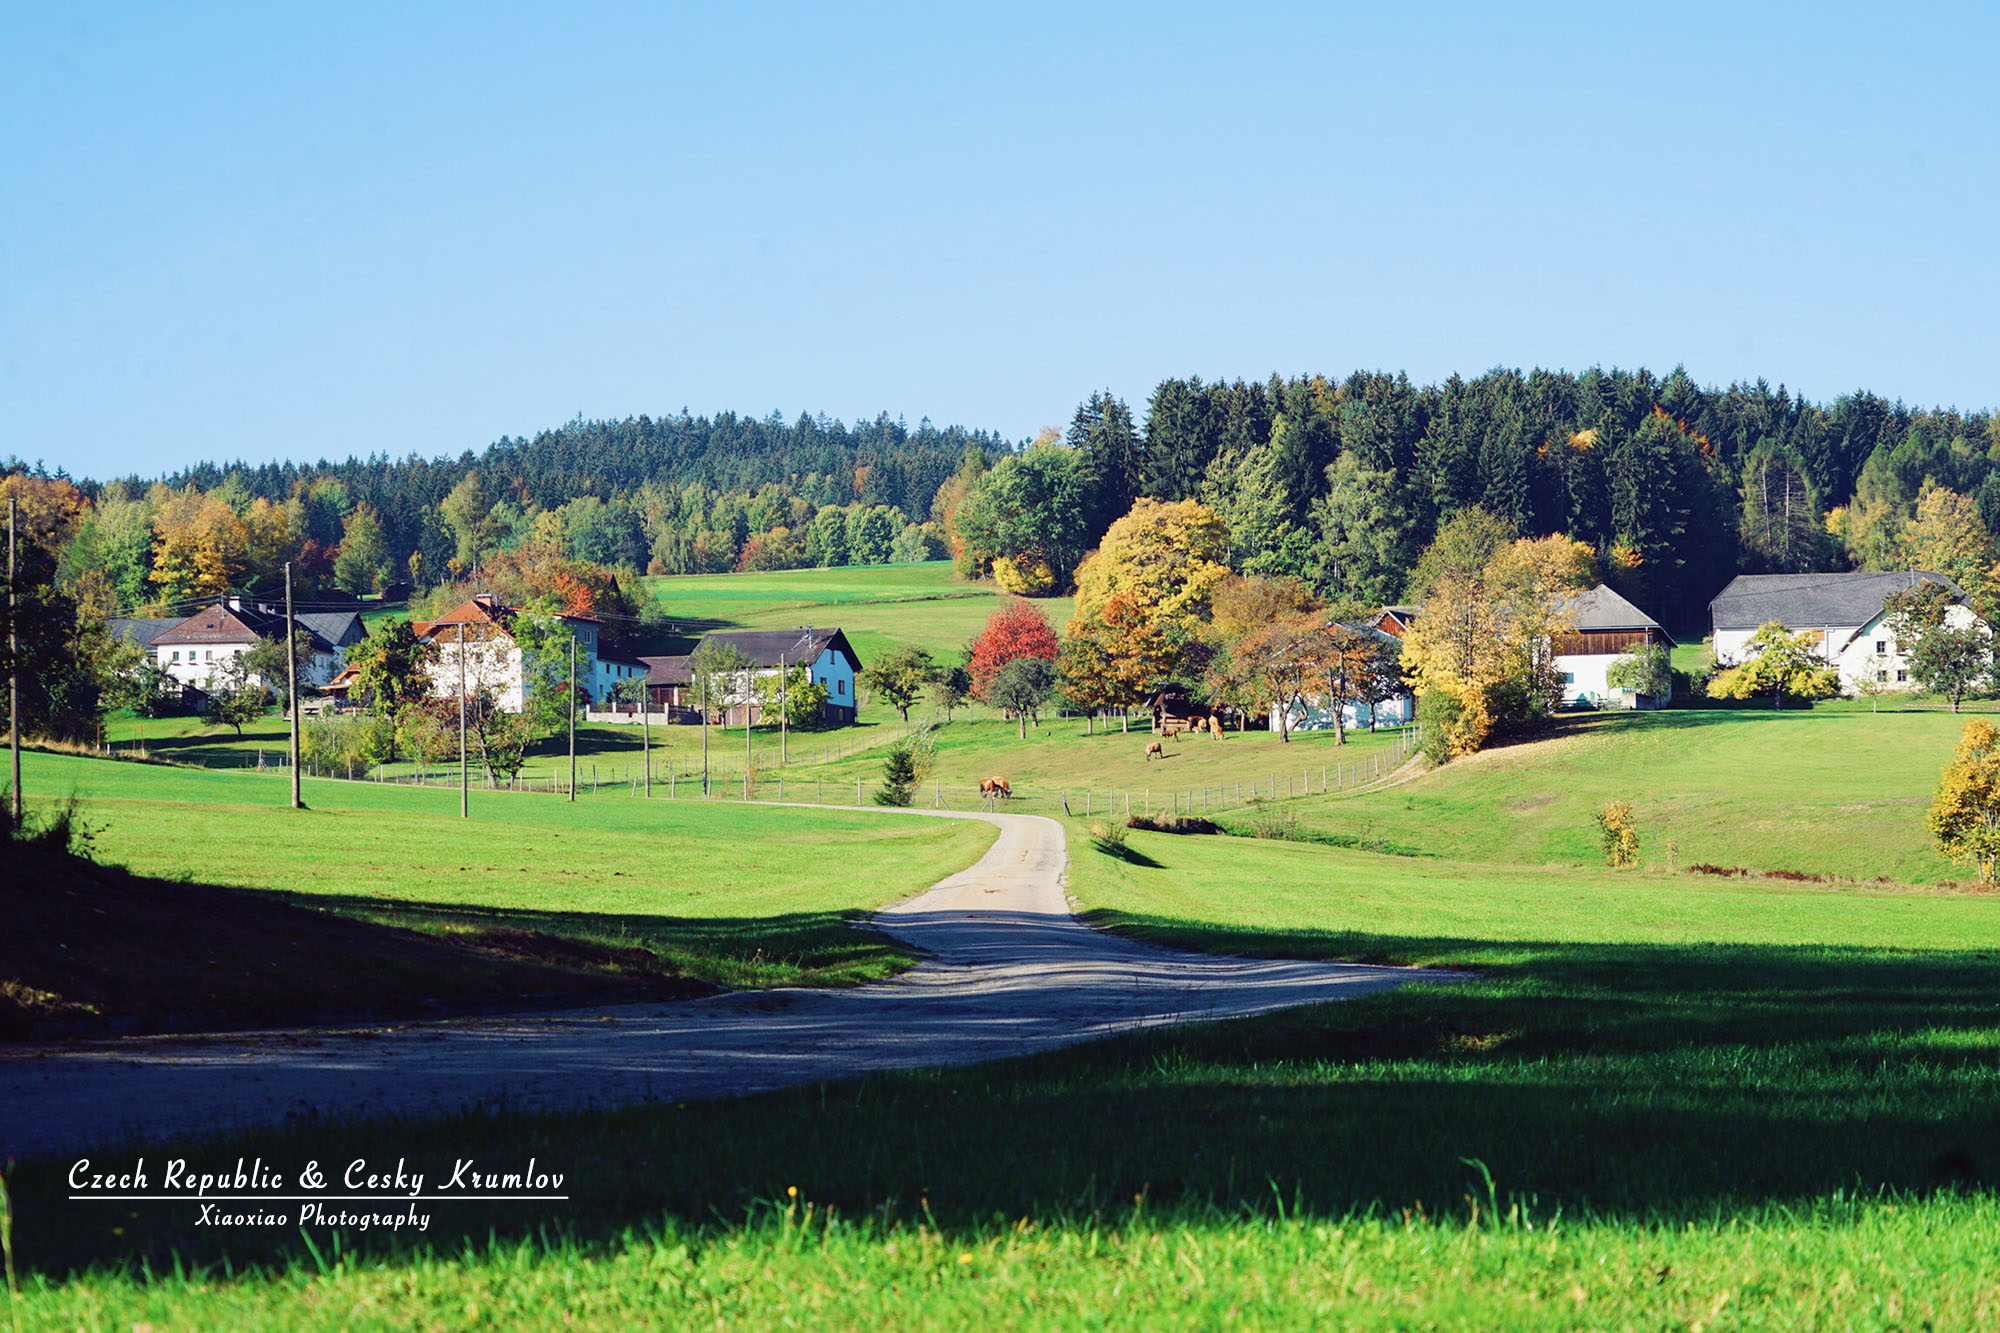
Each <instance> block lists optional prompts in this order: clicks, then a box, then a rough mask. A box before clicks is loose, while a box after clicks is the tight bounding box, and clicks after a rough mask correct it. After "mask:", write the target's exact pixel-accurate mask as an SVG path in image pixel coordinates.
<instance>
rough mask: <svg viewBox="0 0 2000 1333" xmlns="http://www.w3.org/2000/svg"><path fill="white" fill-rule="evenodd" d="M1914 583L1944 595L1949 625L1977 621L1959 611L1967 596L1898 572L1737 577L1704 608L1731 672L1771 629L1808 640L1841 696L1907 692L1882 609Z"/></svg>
mask: <svg viewBox="0 0 2000 1333" xmlns="http://www.w3.org/2000/svg"><path fill="white" fill-rule="evenodd" d="M1920 583H1939V584H1942V585H1944V586H1945V587H1946V588H1948V589H1950V590H1951V592H1952V595H1953V597H1954V599H1955V604H1954V605H1953V606H1952V607H1951V609H1950V610H1949V611H1948V612H1947V613H1946V614H1947V619H1948V620H1950V622H1951V623H1952V624H1955V625H1959V626H1964V625H1969V624H1972V623H1973V622H1974V621H1976V620H1977V619H1978V617H1977V616H1976V615H1974V614H1973V611H1972V609H1971V608H1970V607H1968V606H1967V605H1966V604H1965V591H1964V590H1963V589H1962V588H1960V587H1959V586H1958V585H1957V584H1956V583H1953V582H1952V581H1951V580H1950V579H1948V578H1946V577H1945V576H1944V575H1942V574H1933V573H1930V572H1929V571H1927V570H1898V571H1894V572H1890V573H1861V574H1739V575H1737V576H1736V577H1735V578H1733V579H1731V580H1730V581H1729V585H1728V586H1727V587H1725V588H1724V589H1723V590H1722V591H1721V592H1719V593H1717V594H1716V596H1715V600H1714V601H1712V602H1710V603H1709V604H1708V615H1709V624H1710V627H1711V629H1712V632H1713V633H1714V636H1715V638H1714V643H1715V660H1716V663H1717V665H1719V666H1725V667H1727V666H1736V665H1739V664H1741V663H1742V661H1743V659H1744V657H1745V655H1746V645H1747V644H1748V643H1749V641H1750V637H1751V636H1752V635H1753V634H1755V633H1756V632H1757V631H1758V629H1759V628H1761V627H1762V626H1764V625H1767V624H1771V623H1773V622H1776V623H1777V624H1780V625H1783V626H1784V627H1785V628H1786V629H1788V630H1791V631H1792V632H1793V633H1805V634H1810V635H1812V636H1813V638H1814V639H1815V641H1817V642H1818V644H1819V645H1820V651H1821V652H1822V653H1823V654H1824V655H1825V657H1826V660H1827V664H1828V665H1829V666H1832V667H1834V668H1835V669H1837V670H1838V671H1839V672H1840V683H1841V686H1842V688H1843V689H1847V690H1852V689H1854V688H1855V686H1856V685H1857V684H1859V683H1861V682H1863V681H1873V682H1874V683H1876V684H1878V685H1886V686H1888V687H1889V688H1890V689H1913V688H1915V686H1914V684H1913V683H1912V682H1911V680H1910V670H1909V661H1908V659H1907V658H1906V657H1905V656H1904V654H1903V650H1902V646H1901V645H1900V644H1898V643H1897V642H1896V632H1895V631H1894V630H1893V629H1891V628H1890V626H1889V614H1888V612H1887V610H1885V609H1884V606H1883V603H1885V602H1886V601H1888V599H1889V598H1890V597H1891V596H1892V595H1894V594H1896V593H1899V592H1903V591H1905V590H1907V589H1909V588H1913V587H1915V586H1917V585H1918V584H1920Z"/></svg>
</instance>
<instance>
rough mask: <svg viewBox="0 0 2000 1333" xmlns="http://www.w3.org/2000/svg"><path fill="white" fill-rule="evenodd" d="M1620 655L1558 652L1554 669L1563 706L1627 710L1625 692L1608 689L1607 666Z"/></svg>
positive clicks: (1608, 669)
mask: <svg viewBox="0 0 2000 1333" xmlns="http://www.w3.org/2000/svg"><path fill="white" fill-rule="evenodd" d="M1622 656H1624V654H1622V653H1559V654H1557V655H1556V670H1557V671H1560V672H1561V673H1562V682H1563V703H1564V704H1565V705H1570V704H1579V703H1588V704H1597V705H1599V706H1606V707H1608V706H1612V705H1616V706H1618V707H1629V706H1630V705H1629V703H1628V702H1627V699H1626V698H1625V697H1624V696H1625V695H1626V692H1625V691H1623V690H1614V689H1612V688H1611V681H1610V680H1609V676H1610V673H1611V664H1612V663H1614V662H1616V661H1617V660H1618V659H1619V658H1620V657H1622Z"/></svg>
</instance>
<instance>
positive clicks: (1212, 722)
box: [1208, 713, 1222, 737]
mask: <svg viewBox="0 0 2000 1333" xmlns="http://www.w3.org/2000/svg"><path fill="white" fill-rule="evenodd" d="M1208 734H1209V735H1211V736H1217V737H1219V736H1221V735H1222V714H1220V713H1210V714H1209V715H1208Z"/></svg>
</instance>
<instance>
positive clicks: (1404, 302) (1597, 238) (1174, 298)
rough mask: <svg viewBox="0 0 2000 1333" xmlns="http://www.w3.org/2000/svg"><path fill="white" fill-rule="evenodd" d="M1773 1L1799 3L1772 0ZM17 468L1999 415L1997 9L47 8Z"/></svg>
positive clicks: (20, 55)
mask: <svg viewBox="0 0 2000 1333" xmlns="http://www.w3.org/2000/svg"><path fill="white" fill-rule="evenodd" d="M1746 11H1751V12H1746ZM5 31H6V36H5V39H4V41H0V430H4V432H5V434H4V436H0V456H5V455H6V454H8V453H14V454H18V455H20V456H21V457H24V458H27V459H30V460H33V459H36V458H41V459H45V460H47V462H48V463H49V465H50V466H52V467H53V466H57V465H61V466H65V467H67V468H69V469H70V470H71V471H72V472H74V473H78V474H85V475H94V476H106V475H112V474H116V473H123V472H126V471H131V470H137V471H140V472H146V473H156V472H159V471H162V470H166V469H170V468H173V467H176V466H179V465H182V464H185V463H188V462H192V461H195V460H198V459H203V458H215V459H233V458H244V459H253V460H257V459H265V458H272V457H295V458H302V459H317V458H319V457H322V456H344V455H346V454H348V453H350V452H362V453H366V452H370V451H374V450H383V451H387V452H389V453H392V454H396V455H401V454H404V453H407V452H410V451H416V452H420V453H424V454H455V453H457V452H458V451H460V450H463V449H468V448H472V449H477V448H481V447H483V446H484V445H486V444H487V443H489V442H490V441H492V440H493V439H494V438H496V437H498V436H500V435H503V434H521V433H528V432H532V431H534V430H536V429H538V428H540V427H544V426H551V425H555V424H558V423H560V422H562V421H564V420H567V419H568V418H570V417H571V416H574V415H575V414H577V413H579V412H581V413H582V414H584V415H585V416H591V417H599V416H603V417H622V416H626V415H628V414H638V413H640V412H650V413H653V414H656V415H657V414H661V413H669V412H674V411H678V410H679V409H680V408H681V407H683V406H686V407H689V408H691V409H693V410H694V411H696V412H715V411H719V410H724V409H733V410H736V411H739V412H744V413H750V414H754V415H759V416H761V415H764V414H766V413H768V412H770V411H772V410H773V409H776V410H780V411H783V412H784V413H785V414H786V416H787V417H790V416H792V415H794V414H796V413H797V412H799V411H800V410H809V411H814V412H822V411H823V412H828V413H831V414H833V415H835V416H840V417H843V418H848V419H852V418H854V417H856V416H872V415H874V414H875V413H876V412H878V411H882V410H887V411H889V412H890V413H892V414H901V415H903V416H906V417H907V418H908V419H909V420H910V421H911V422H912V423H914V422H915V421H916V420H917V419H918V418H920V417H923V416H929V417H930V418H932V419H933V420H934V421H936V422H938V423H940V424H942V423H945V422H962V423H964V424H967V425H973V426H985V427H988V428H991V429H995V430H999V431H1001V432H1003V433H1005V434H1006V435H1008V436H1011V437H1023V436H1027V435H1030V434H1032V433H1033V432H1034V431H1035V430H1036V429H1038V428H1039V427H1041V426H1044V425H1050V424H1060V423H1063V422H1066V421H1067V419H1068V417H1069V414H1070V413H1071V411H1072V410H1073V409H1074V407H1075V405H1076V403H1077V402H1078V400H1079V399H1081V398H1082V397H1084V396H1085V395H1086V394H1088V393H1089V392H1090V391H1091V390H1092V389H1095V388H1099V387H1109V388H1111V389H1113V390H1114V391H1116V392H1117V393H1119V394H1121V395H1123V396H1124V397H1126V398H1127V399H1128V400H1129V401H1130V402H1131V403H1132V404H1133V406H1134V408H1135V409H1142V407H1143V402H1144V400H1145V398H1146V397H1147V396H1148V394H1149V393H1150V392H1151V389H1152V386H1153V385H1154V384H1155V383H1156V382H1157V381H1158V380H1159V379H1161V378H1162V377H1164V376H1168V375H1185V374H1200V375H1203V376H1205V377H1216V376H1221V377H1236V376H1245V377H1262V376H1264V375H1267V374H1269V373H1271V372H1272V371H1281V372H1287V373H1290V372H1302V371H1325V372H1328V373H1335V374H1345V373H1346V372H1347V371H1349V370H1351V369H1354V368H1356V367H1383V368H1388V369H1406V370H1408V371H1409V372H1410V374H1411V375H1412V376H1414V377H1417V378H1418V379H1420V380H1432V379H1437V378H1441V377H1443V376H1445V375H1447V374H1450V373H1451V372H1453V371H1459V372H1462V373H1466V374H1476V373H1477V372H1479V371H1481V370H1483V369H1486V368H1488V367H1491V366H1494V365H1499V364H1505V365H1511V366H1521V367H1524V368H1525V367H1530V366H1534V365H1547V366H1563V367H1569V368H1581V367H1584V366H1587V365H1591V364H1603V365H1607V366H1609V365H1624V366H1636V365H1642V364H1643V365H1648V366H1651V367H1653V368H1655V369H1657V370H1661V371H1664V370H1667V369H1669V368H1671V367H1672V366H1673V365H1674V364H1676V363H1682V364H1685V365H1686V366H1687V367H1688V369H1689V370H1690V371H1691V372H1692V373H1693V374H1694V375H1695V377H1696V378H1697V379H1699V380H1701V381H1703V382H1709V383H1720V382H1726V381H1729V380H1731V379H1736V378H1752V377H1756V376H1759V375H1761V376H1765V377H1768V378H1769V379H1770V380H1772V381H1773V382H1780V381H1782V382H1784V383H1786V384H1789V385H1790V386H1792V387H1793V388H1794V389H1795V390H1799V391H1802V392H1805V393H1807V394H1809V395H1811V396H1813V397H1815V398H1830V397H1832V396H1834V395H1836V394H1838V393H1840V392H1843V391H1845V390H1848V389H1852V388H1856V387H1864V386H1865V387H1868V388H1872V389H1874V390H1876V391H1878V392H1881V393H1883V394H1886V395H1888V396H1891V397H1902V398H1904V399H1906V400H1908V401H1910V402H1912V403H1923V404H1930V403H1944V404H1956V405H1959V406H1961V407H1967V408H1971V407H1977V406H1984V405H1991V404H1994V403H1996V402H2000V390H1996V386H1995V372H1996V367H2000V358H1996V356H1995V352H1996V350H1997V349H1996V338H1995V317H1996V311H2000V301H1996V297H2000V259H1996V247H1995V244H1994V239H1995V235H1996V232H2000V110H1996V108H2000V97H1996V93H1995V82H1994V59H1995V55H1996V52H2000V40H1996V39H2000V7H1995V6H1992V5H1964V6H1957V7H1951V6H1942V5H1940V6H1911V7H1901V6H1897V7H1888V6H1878V5H1866V6H1864V5H1840V4H1823V5H1798V6H1784V7H1777V6H1757V7H1745V6H1738V5H1724V6H1717V7H1713V8H1709V7H1702V6H1688V5H1673V6H1659V7H1656V8H1653V9H1651V10H1649V11H1644V12H1642V11H1640V10H1639V9H1637V8H1635V7H1627V6H1617V5H1601V4H1600V5H1590V6H1576V7H1573V8H1553V7H1548V8H1544V7H1536V6H1527V7H1514V6H1506V7H1502V6H1477V7H1474V6H1467V7H1464V8H1455V7H1446V6H1430V5H1426V6H1416V5H1411V6H1391V5H1380V4H1373V5H1367V6H1357V7H1355V8H1353V9H1351V10H1348V11H1345V12H1339V11H1335V10H1332V9H1330V8H1321V7H1318V6H1302V7H1299V8H1297V9H1287V8H1249V7H1241V8H1237V7H1229V6H1217V5H1205V6H1189V7H1185V8H1175V7H1169V6H1162V5H1144V6H1133V7H1131V8H1129V9H1124V10H1113V9H1110V8H1107V7H1098V6H1092V5H1084V4H1076V3H1069V4H1063V5H1055V6H1049V7H1030V6H1024V5H994V6H983V7H980V10H979V12H977V13H973V12H971V7H969V6H911V7H908V8H898V7H868V8H857V9H852V10H849V9H846V8H845V7H841V6H831V5H826V6H820V5H815V6H801V7H797V8H780V7H773V6H753V5H743V6H737V5H707V4H705V5H698V6H696V5H690V6H686V7H675V8H669V7H666V6H652V5H640V6H632V7H616V6H561V7H558V6H553V5H544V6H537V7H526V6H523V7H518V8H513V7H501V6H491V5H467V6H463V7H456V6H443V5H415V6H403V5H383V6H370V5H360V4H338V5H313V6H307V5H294V4H279V5H265V6H248V5H246V6H243V7H241V8H235V9H228V8H220V7H209V6H182V5H161V4H145V5H132V6H129V7H117V6H103V7H87V6H69V5H37V6H27V5H22V6H16V7H13V8H11V9H10V11H9V13H8V15H7V18H6V30H5Z"/></svg>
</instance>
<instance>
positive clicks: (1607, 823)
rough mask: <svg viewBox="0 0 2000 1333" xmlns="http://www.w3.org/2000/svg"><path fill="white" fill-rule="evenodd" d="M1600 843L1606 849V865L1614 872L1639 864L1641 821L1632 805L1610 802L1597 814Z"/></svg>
mask: <svg viewBox="0 0 2000 1333" xmlns="http://www.w3.org/2000/svg"><path fill="white" fill-rule="evenodd" d="M1597 829H1598V834H1599V839H1598V840H1599V843H1600V844H1601V845H1602V846H1603V848H1604V864H1606V865H1608V866H1610V867H1612V868H1613V869H1614V870H1623V869H1624V868H1625V867H1627V866H1635V865H1638V864H1639V821H1638V819H1637V817H1635V816H1634V815H1633V813H1632V807H1631V805H1630V804H1628V803H1627V802H1624V801H1611V802H1608V803H1607V804H1606V805H1605V807H1604V808H1603V809H1602V810H1599V811H1598V812H1597Z"/></svg>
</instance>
